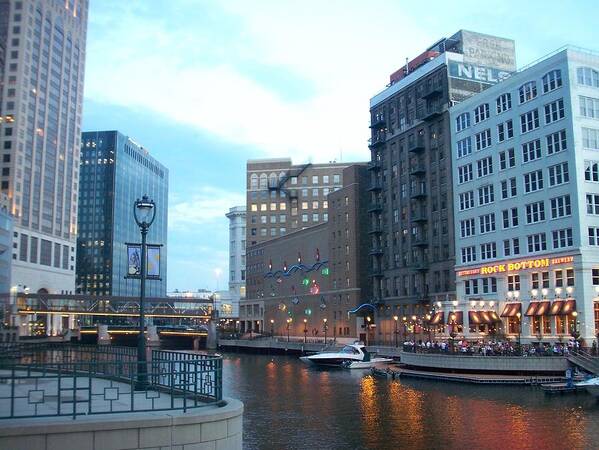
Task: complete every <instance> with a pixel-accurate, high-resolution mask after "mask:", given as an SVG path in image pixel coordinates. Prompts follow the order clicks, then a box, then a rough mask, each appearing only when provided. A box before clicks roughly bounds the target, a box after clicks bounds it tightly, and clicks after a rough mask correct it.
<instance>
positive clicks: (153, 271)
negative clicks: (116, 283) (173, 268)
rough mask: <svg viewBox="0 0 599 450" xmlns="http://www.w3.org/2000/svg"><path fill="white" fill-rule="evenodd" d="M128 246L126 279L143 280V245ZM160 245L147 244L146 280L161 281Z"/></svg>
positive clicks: (129, 244) (128, 244)
mask: <svg viewBox="0 0 599 450" xmlns="http://www.w3.org/2000/svg"><path fill="white" fill-rule="evenodd" d="M126 245H127V275H125V278H141V244H131V243H126ZM161 247H162V245H160V244H146V279H148V280H160V248H161Z"/></svg>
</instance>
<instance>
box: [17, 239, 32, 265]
mask: <svg viewBox="0 0 599 450" xmlns="http://www.w3.org/2000/svg"><path fill="white" fill-rule="evenodd" d="M19 237H20V241H19V259H20V260H21V261H27V244H28V243H29V236H28V235H26V234H22V233H21V236H19ZM15 245H16V244H15Z"/></svg>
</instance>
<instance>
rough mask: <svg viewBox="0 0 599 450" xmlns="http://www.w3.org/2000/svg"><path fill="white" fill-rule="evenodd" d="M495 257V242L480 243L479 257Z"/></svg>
mask: <svg viewBox="0 0 599 450" xmlns="http://www.w3.org/2000/svg"><path fill="white" fill-rule="evenodd" d="M494 258H497V244H496V243H495V242H488V243H486V244H481V246H480V259H481V260H485V259H494Z"/></svg>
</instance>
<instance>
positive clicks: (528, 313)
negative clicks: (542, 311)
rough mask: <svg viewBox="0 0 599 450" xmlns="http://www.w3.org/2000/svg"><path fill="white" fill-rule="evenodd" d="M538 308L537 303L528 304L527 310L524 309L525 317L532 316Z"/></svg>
mask: <svg viewBox="0 0 599 450" xmlns="http://www.w3.org/2000/svg"><path fill="white" fill-rule="evenodd" d="M538 307H539V302H530V304H529V305H528V308H526V312H525V313H524V315H525V316H534V315H535V312H536V310H537V308H538Z"/></svg>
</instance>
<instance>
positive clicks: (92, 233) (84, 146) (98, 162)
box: [77, 131, 168, 297]
mask: <svg viewBox="0 0 599 450" xmlns="http://www.w3.org/2000/svg"><path fill="white" fill-rule="evenodd" d="M81 141H82V142H81V170H80V183H79V215H78V219H79V223H78V228H79V237H78V239H77V292H78V293H82V294H92V295H114V296H138V295H139V288H140V283H139V280H134V279H125V274H126V273H127V248H126V243H127V242H140V240H141V236H140V232H139V228H138V226H137V225H136V223H135V219H134V217H133V203H134V202H135V200H136V199H138V198H141V197H142V196H143V195H147V196H148V197H149V198H150V199H152V200H154V202H155V203H156V218H155V220H154V223H153V224H152V226H151V227H150V231H149V232H148V244H162V245H163V247H162V250H161V264H160V266H161V267H160V271H161V278H162V280H160V281H158V280H148V281H147V282H146V293H147V295H148V296H150V297H165V296H166V268H167V245H166V244H167V221H168V169H166V167H164V166H163V165H162V164H160V163H159V162H158V161H156V160H155V159H154V158H153V157H151V156H150V155H149V153H148V151H147V150H146V149H144V148H143V147H142V146H140V145H139V144H137V143H136V142H135V141H133V140H132V139H131V138H129V137H127V136H125V135H123V134H121V133H119V132H118V131H93V132H84V133H82V140H81Z"/></svg>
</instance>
